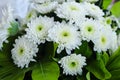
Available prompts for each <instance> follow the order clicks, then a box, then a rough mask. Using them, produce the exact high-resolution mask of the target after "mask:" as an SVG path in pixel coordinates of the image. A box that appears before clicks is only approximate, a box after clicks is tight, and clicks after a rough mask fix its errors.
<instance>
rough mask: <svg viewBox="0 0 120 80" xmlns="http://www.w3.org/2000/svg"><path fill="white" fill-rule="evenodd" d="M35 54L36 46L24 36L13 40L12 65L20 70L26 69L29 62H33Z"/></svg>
mask: <svg viewBox="0 0 120 80" xmlns="http://www.w3.org/2000/svg"><path fill="white" fill-rule="evenodd" d="M37 52H38V48H37V44H34V43H33V42H31V41H30V40H29V39H27V38H26V37H24V36H22V37H19V38H18V39H16V40H15V44H14V48H13V49H12V50H11V53H12V59H13V61H14V63H15V64H16V65H17V66H18V67H21V68H23V67H28V65H29V63H30V61H35V59H33V57H35V56H36V53H37Z"/></svg>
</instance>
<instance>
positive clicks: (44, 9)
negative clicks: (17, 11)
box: [33, 1, 58, 14]
mask: <svg viewBox="0 0 120 80" xmlns="http://www.w3.org/2000/svg"><path fill="white" fill-rule="evenodd" d="M57 5H58V3H57V2H55V1H54V2H46V3H42V4H37V3H33V8H34V9H35V10H37V11H38V12H39V13H41V14H45V13H49V12H51V11H53V10H55V9H56V7H57Z"/></svg>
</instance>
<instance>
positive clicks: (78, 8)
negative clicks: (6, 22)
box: [55, 2, 87, 20]
mask: <svg viewBox="0 0 120 80" xmlns="http://www.w3.org/2000/svg"><path fill="white" fill-rule="evenodd" d="M55 13H56V14H57V16H58V17H60V18H65V19H67V20H77V19H81V18H84V17H85V15H86V14H87V12H86V11H85V9H84V7H83V4H82V3H77V2H64V3H63V4H61V5H59V6H58V7H57V9H56V11H55Z"/></svg>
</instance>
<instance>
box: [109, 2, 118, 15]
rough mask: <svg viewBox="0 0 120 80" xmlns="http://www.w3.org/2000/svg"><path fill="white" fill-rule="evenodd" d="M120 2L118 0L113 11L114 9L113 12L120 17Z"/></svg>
mask: <svg viewBox="0 0 120 80" xmlns="http://www.w3.org/2000/svg"><path fill="white" fill-rule="evenodd" d="M119 9H120V2H116V3H115V4H114V5H113V7H112V9H111V11H112V14H113V15H115V16H116V17H120V10H119Z"/></svg>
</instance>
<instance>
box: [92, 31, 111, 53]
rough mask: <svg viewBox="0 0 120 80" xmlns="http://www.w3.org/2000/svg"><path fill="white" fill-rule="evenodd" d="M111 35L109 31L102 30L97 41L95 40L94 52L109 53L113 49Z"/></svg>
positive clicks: (97, 36)
mask: <svg viewBox="0 0 120 80" xmlns="http://www.w3.org/2000/svg"><path fill="white" fill-rule="evenodd" d="M111 38H112V37H111V33H110V31H109V30H101V31H100V32H99V34H98V35H96V39H93V40H92V41H93V43H94V50H95V51H97V52H99V53H100V52H101V51H107V50H108V49H110V47H111Z"/></svg>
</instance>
